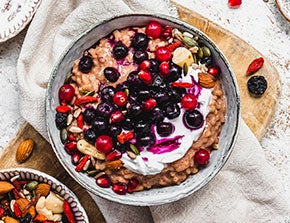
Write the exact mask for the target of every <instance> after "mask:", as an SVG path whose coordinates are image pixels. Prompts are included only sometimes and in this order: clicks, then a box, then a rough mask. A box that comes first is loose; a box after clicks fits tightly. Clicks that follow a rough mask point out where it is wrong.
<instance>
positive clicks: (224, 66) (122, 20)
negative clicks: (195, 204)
mask: <svg viewBox="0 0 290 223" xmlns="http://www.w3.org/2000/svg"><path fill="white" fill-rule="evenodd" d="M152 20H155V21H158V22H160V23H161V24H163V25H170V26H172V27H176V28H178V29H180V30H183V31H188V32H190V33H193V34H195V35H197V36H199V37H200V38H201V39H202V40H204V41H205V42H206V43H207V45H208V47H209V48H210V49H211V52H212V53H213V56H214V58H215V63H216V64H217V65H218V66H219V67H220V68H221V70H222V77H221V80H222V85H223V89H224V91H225V95H226V100H227V114H226V123H225V124H224V125H223V128H222V132H221V135H220V142H219V148H220V149H219V150H218V151H215V152H213V153H212V155H211V160H210V163H209V165H208V166H207V168H205V169H203V170H201V171H200V172H199V173H197V174H196V175H192V176H190V177H189V178H188V179H187V180H186V181H185V182H183V183H181V184H180V185H178V186H169V187H164V188H157V189H151V190H147V191H142V192H136V193H133V194H126V195H124V196H120V195H117V194H115V193H114V192H113V191H112V190H111V189H103V188H100V187H98V186H97V185H96V183H95V180H94V179H93V178H90V177H88V176H86V175H85V174H80V173H77V172H76V171H75V170H74V166H73V165H72V164H71V159H70V156H68V155H67V154H66V152H65V150H64V149H63V144H62V143H61V140H60V137H59V130H58V129H57V128H56V126H55V122H54V117H55V108H56V106H57V105H58V103H59V101H58V89H59V87H60V86H61V85H62V84H63V82H64V79H65V77H66V76H67V75H68V74H69V73H70V71H71V67H72V65H73V62H74V60H76V59H78V58H80V57H81V56H82V53H83V51H84V50H86V49H87V48H89V47H91V46H92V45H93V44H94V43H95V42H96V41H97V40H99V39H101V38H102V37H105V36H106V35H108V34H109V33H111V32H112V31H113V30H115V29H121V28H124V27H128V26H145V25H146V24H147V23H148V21H152ZM237 86H238V85H237V81H236V79H235V76H234V74H233V72H232V69H231V67H230V64H229V62H228V61H227V59H226V58H225V56H224V55H223V53H222V52H221V51H220V49H219V48H218V47H217V46H216V45H215V44H214V43H213V41H212V40H210V39H209V38H208V37H207V36H206V35H205V34H204V33H202V32H201V31H199V30H197V29H196V28H194V27H193V26H191V25H189V24H187V23H185V22H182V21H180V20H178V19H175V18H171V17H167V16H164V15H154V16H153V15H144V14H143V15H126V16H121V17H115V18H112V19H109V20H107V21H104V22H101V23H98V24H96V25H95V26H94V27H93V28H91V29H89V30H87V31H86V32H84V33H83V34H81V35H80V36H79V37H78V38H77V39H76V40H75V41H74V42H73V43H72V44H71V45H70V47H69V48H68V49H67V50H66V51H65V52H64V53H63V55H62V57H61V58H60V60H59V61H58V62H57V64H56V65H55V67H54V70H53V73H52V76H51V79H50V82H49V86H48V91H47V98H46V123H47V130H48V134H49V138H50V142H51V144H52V146H53V149H54V151H55V153H56V155H57V157H58V159H59V160H60V162H61V164H62V165H63V166H64V168H65V169H66V170H67V172H68V173H69V174H70V175H71V176H72V177H73V178H74V179H75V180H76V181H77V182H78V183H79V184H81V185H82V186H83V187H84V188H86V189H87V190H89V191H91V192H92V193H94V194H96V195H98V196H101V197H103V198H106V199H108V200H111V201H115V202H119V203H122V204H129V205H139V206H146V205H160V204H165V203H169V202H173V201H176V200H179V199H181V198H184V197H186V196H188V195H190V194H192V193H194V192H195V191H197V190H199V189H200V188H202V187H203V186H204V185H206V184H207V183H208V182H209V181H210V180H211V179H212V178H213V177H214V176H215V175H216V174H217V173H218V172H219V170H220V169H221V168H222V167H223V165H224V164H225V162H226V161H227V159H228V157H229V155H230V153H231V151H232V149H233V146H234V143H235V139H236V137H237V132H238V126H239V120H240V98H239V92H238V87H237Z"/></svg>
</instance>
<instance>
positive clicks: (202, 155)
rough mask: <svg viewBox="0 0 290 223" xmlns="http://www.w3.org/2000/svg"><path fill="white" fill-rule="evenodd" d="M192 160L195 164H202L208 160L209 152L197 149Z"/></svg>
mask: <svg viewBox="0 0 290 223" xmlns="http://www.w3.org/2000/svg"><path fill="white" fill-rule="evenodd" d="M194 160H195V162H196V163H197V164H200V165H204V164H207V163H208V161H209V152H208V151H207V150H205V149H199V150H198V151H197V152H196V153H195V154H194Z"/></svg>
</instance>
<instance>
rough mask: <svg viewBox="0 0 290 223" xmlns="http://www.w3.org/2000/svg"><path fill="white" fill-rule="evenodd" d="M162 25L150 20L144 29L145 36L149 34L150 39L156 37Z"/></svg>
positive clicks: (159, 33)
mask: <svg viewBox="0 0 290 223" xmlns="http://www.w3.org/2000/svg"><path fill="white" fill-rule="evenodd" d="M161 32H162V26H161V24H160V23H159V22H155V21H153V22H150V23H149V24H148V25H147V26H146V29H145V33H146V34H147V36H150V37H151V38H152V39H156V38H158V37H159V36H160V35H161Z"/></svg>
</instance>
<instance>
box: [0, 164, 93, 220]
mask: <svg viewBox="0 0 290 223" xmlns="http://www.w3.org/2000/svg"><path fill="white" fill-rule="evenodd" d="M7 173H9V174H11V173H15V176H16V175H17V173H19V174H20V173H24V174H27V173H30V174H34V175H37V176H39V177H42V178H44V179H47V181H48V182H49V181H51V182H52V183H54V184H56V188H59V186H61V188H62V190H64V191H65V192H66V194H68V195H69V198H68V199H69V200H71V199H73V200H72V201H71V202H70V201H68V202H69V203H72V202H76V203H77V206H76V207H77V208H78V211H79V212H81V213H82V215H83V218H84V219H83V221H81V222H88V223H89V219H88V215H87V213H86V211H85V209H84V207H83V206H82V204H81V202H80V201H79V199H78V197H77V196H76V195H75V194H74V192H72V191H71V189H69V188H68V186H66V185H65V184H64V183H62V182H60V181H59V180H58V179H56V178H55V177H53V176H51V175H49V174H47V173H45V172H42V171H40V170H36V169H31V168H27V167H14V168H5V169H1V170H0V174H3V175H5V176H7ZM9 177H10V179H11V178H13V177H14V176H9ZM7 178H8V177H7ZM31 180H35V179H31ZM60 196H61V195H60ZM61 197H62V198H63V196H61ZM71 208H75V207H71ZM73 212H74V211H73ZM76 222H78V221H76Z"/></svg>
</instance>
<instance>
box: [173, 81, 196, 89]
mask: <svg viewBox="0 0 290 223" xmlns="http://www.w3.org/2000/svg"><path fill="white" fill-rule="evenodd" d="M193 85H194V84H193V83H189V82H173V83H171V86H172V87H179V88H191V87H193Z"/></svg>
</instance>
